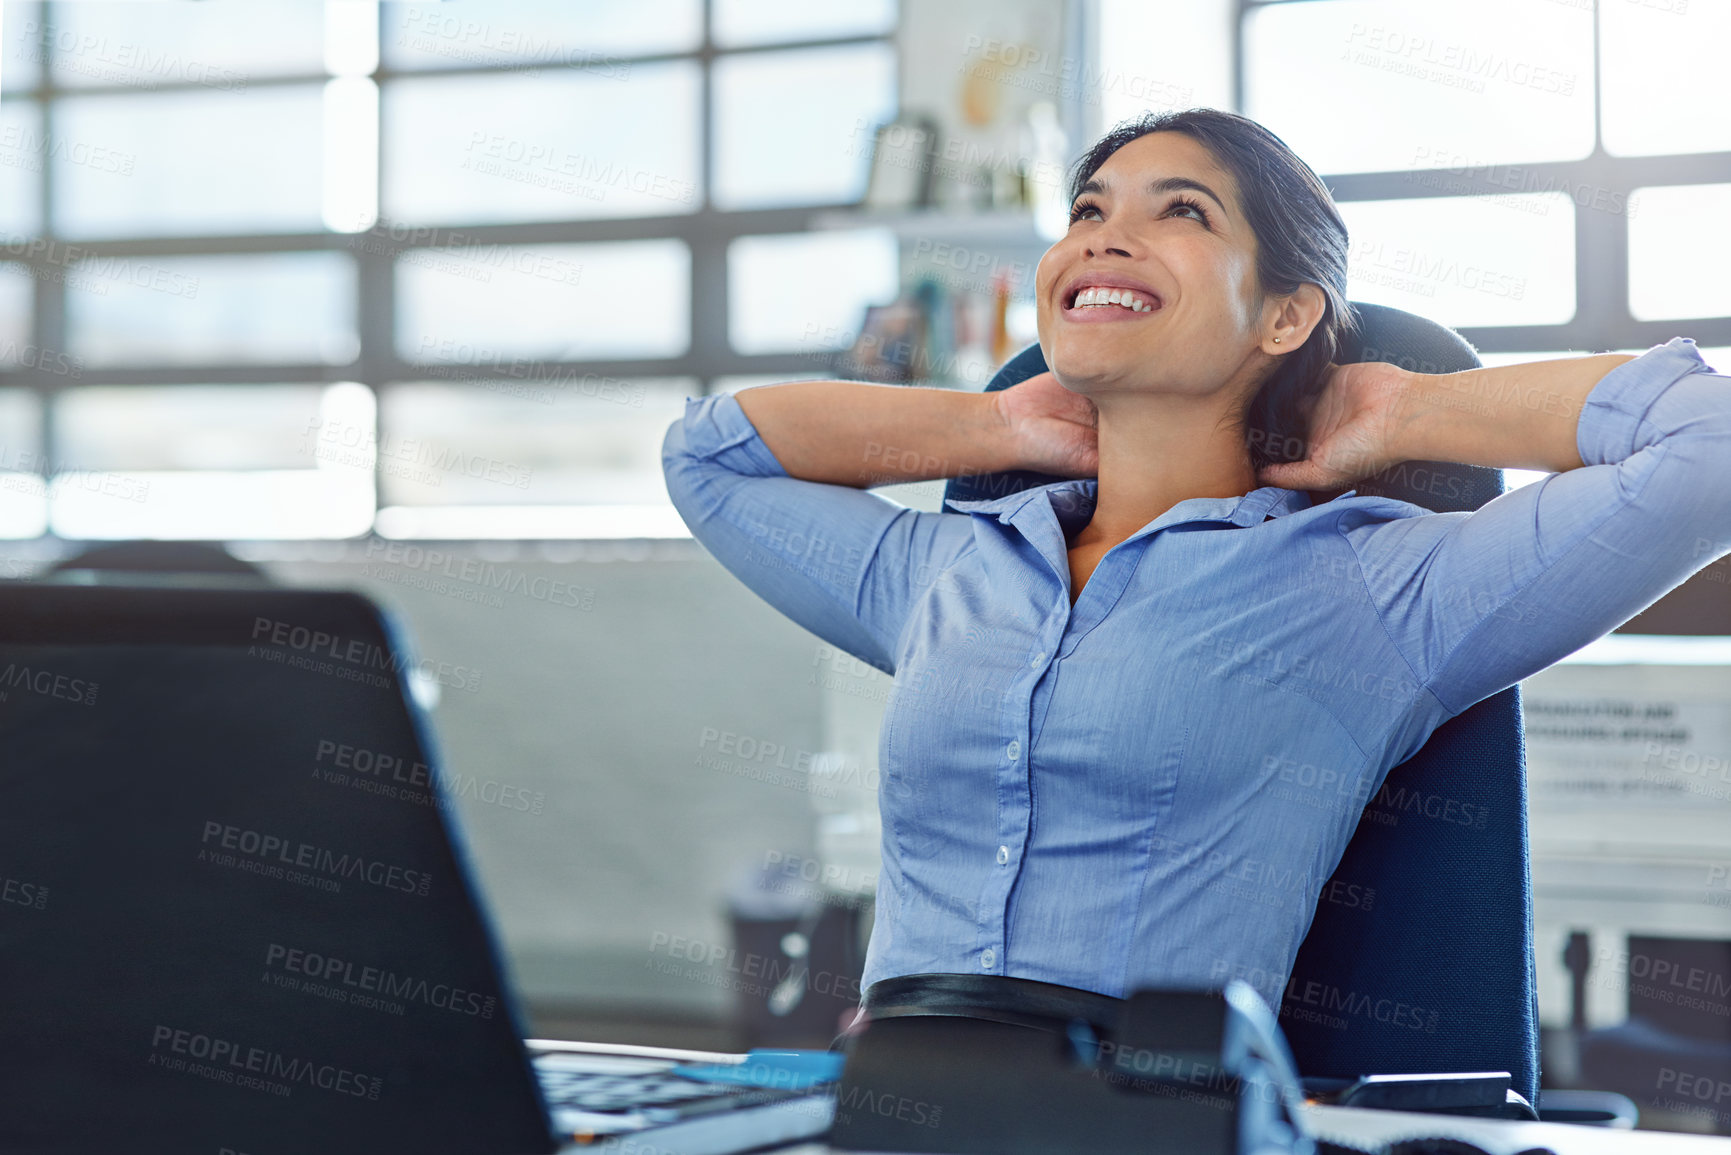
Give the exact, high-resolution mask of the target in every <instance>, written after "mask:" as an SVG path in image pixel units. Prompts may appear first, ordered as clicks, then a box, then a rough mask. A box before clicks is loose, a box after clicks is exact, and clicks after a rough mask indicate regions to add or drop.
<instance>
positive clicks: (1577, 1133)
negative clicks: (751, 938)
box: [775, 1107, 1731, 1155]
mask: <svg viewBox="0 0 1731 1155" xmlns="http://www.w3.org/2000/svg"><path fill="white" fill-rule="evenodd" d="M1304 1115H1305V1121H1306V1122H1307V1123H1308V1124H1309V1125H1310V1129H1311V1132H1312V1134H1314V1135H1316V1136H1318V1137H1319V1138H1323V1139H1329V1140H1333V1141H1335V1142H1339V1143H1351V1144H1356V1145H1361V1146H1362V1145H1369V1144H1376V1143H1386V1142H1390V1141H1392V1140H1396V1139H1412V1138H1420V1137H1425V1136H1435V1135H1447V1136H1449V1137H1451V1138H1456V1139H1465V1140H1467V1141H1468V1142H1470V1143H1476V1144H1478V1145H1479V1146H1480V1147H1483V1148H1484V1149H1485V1150H1486V1151H1488V1152H1490V1153H1491V1155H1516V1152H1520V1151H1525V1150H1527V1149H1528V1148H1530V1147H1550V1148H1552V1149H1553V1150H1555V1151H1556V1152H1557V1155H1731V1139H1726V1138H1716V1137H1713V1136H1707V1135H1677V1134H1672V1133H1669V1132H1664V1131H1614V1130H1611V1129H1610V1128H1608V1127H1576V1126H1570V1125H1568V1124H1563V1123H1510V1122H1503V1121H1500V1120H1495V1119H1463V1118H1460V1117H1459V1116H1454V1115H1420V1114H1414V1113H1412V1112H1407V1111H1364V1110H1359V1109H1357V1108H1352V1107H1306V1108H1305V1109H1304ZM775 1155H839V1152H838V1149H837V1148H834V1147H829V1146H826V1145H825V1144H822V1143H802V1144H799V1145H797V1146H793V1147H784V1148H778V1149H777V1150H776V1152H775ZM849 1155H853V1153H849Z"/></svg>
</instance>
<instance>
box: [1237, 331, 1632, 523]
mask: <svg viewBox="0 0 1731 1155" xmlns="http://www.w3.org/2000/svg"><path fill="white" fill-rule="evenodd" d="M1633 360H1635V358H1634V357H1632V356H1630V355H1628V354H1626V353H1601V354H1597V355H1595V356H1591V357H1569V358H1562V359H1558V360H1553V361H1529V362H1526V363H1524V364H1520V365H1501V366H1497V367H1495V368H1489V369H1467V370H1464V371H1462V372H1459V373H1415V372H1412V371H1410V370H1406V369H1402V368H1400V367H1399V366H1396V365H1389V364H1385V363H1382V362H1367V363H1363V364H1354V365H1342V366H1339V367H1337V368H1336V369H1335V370H1334V371H1333V373H1332V374H1331V376H1330V378H1329V381H1328V384H1327V385H1326V386H1325V387H1324V389H1323V392H1322V394H1321V396H1319V397H1318V399H1317V403H1316V407H1315V410H1314V412H1313V413H1312V416H1311V436H1310V445H1309V456H1308V457H1307V458H1306V459H1305V460H1303V461H1300V462H1293V463H1289V464H1282V465H1273V466H1270V467H1268V468H1267V469H1266V470H1264V471H1263V474H1262V477H1263V480H1264V482H1265V483H1266V484H1270V485H1279V486H1284V487H1285V488H1288V489H1309V490H1323V491H1326V490H1330V489H1339V488H1341V487H1343V485H1345V484H1346V483H1349V482H1351V481H1354V480H1357V479H1359V478H1363V477H1368V476H1370V475H1371V474H1373V473H1377V472H1380V471H1381V470H1383V469H1385V468H1387V467H1388V466H1390V465H1394V464H1397V463H1399V462H1402V461H1456V462H1460V463H1462V464H1464V465H1485V466H1489V467H1491V468H1492V469H1533V470H1541V471H1543V472H1545V473H1566V472H1568V471H1569V470H1571V469H1579V468H1581V466H1582V465H1583V464H1585V463H1584V462H1583V461H1582V460H1581V455H1580V453H1579V451H1578V449H1577V446H1576V436H1577V432H1578V430H1579V426H1580V419H1581V410H1582V408H1583V406H1585V404H1586V401H1587V395H1588V394H1590V393H1591V392H1592V391H1593V387H1594V386H1596V385H1597V384H1598V383H1599V382H1600V381H1602V380H1604V378H1605V375H1606V374H1608V373H1610V372H1611V370H1613V369H1615V368H1617V367H1618V366H1620V365H1625V364H1627V363H1628V362H1630V361H1633Z"/></svg>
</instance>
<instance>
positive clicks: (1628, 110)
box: [1098, 0, 1731, 360]
mask: <svg viewBox="0 0 1731 1155" xmlns="http://www.w3.org/2000/svg"><path fill="white" fill-rule="evenodd" d="M1098 2H1099V6H1100V23H1101V33H1100V34H1101V36H1102V37H1104V36H1105V35H1106V30H1107V29H1108V28H1109V27H1111V26H1113V24H1114V22H1116V23H1117V25H1121V26H1123V27H1130V26H1132V25H1133V24H1134V22H1135V21H1136V20H1137V19H1138V17H1137V16H1135V15H1134V13H1135V12H1136V11H1139V10H1140V9H1141V7H1143V6H1141V5H1136V4H1133V3H1131V2H1130V0H1098ZM1235 6H1236V9H1237V11H1238V14H1239V19H1238V20H1237V21H1236V22H1235V23H1236V29H1235V35H1236V40H1235V53H1234V61H1235V68H1236V78H1235V81H1236V82H1235V88H1236V90H1237V91H1238V92H1239V93H1240V94H1241V100H1242V109H1241V110H1242V111H1243V112H1244V113H1245V115H1247V116H1250V117H1251V118H1253V119H1255V120H1258V121H1260V122H1261V123H1263V124H1265V125H1267V126H1268V128H1269V129H1270V130H1272V131H1273V132H1275V133H1276V134H1277V135H1279V136H1280V137H1281V138H1282V139H1283V140H1285V141H1286V142H1287V143H1288V144H1289V145H1291V146H1292V148H1293V150H1294V151H1295V152H1297V153H1298V155H1299V156H1301V157H1303V158H1304V159H1305V160H1306V161H1307V162H1308V163H1309V164H1310V165H1311V167H1312V168H1314V169H1315V170H1316V172H1317V173H1318V175H1319V176H1321V178H1322V180H1323V182H1324V183H1325V184H1326V185H1327V186H1328V187H1329V189H1330V191H1331V192H1332V193H1333V194H1334V197H1335V200H1336V201H1337V203H1339V205H1340V207H1341V213H1342V216H1343V217H1344V218H1345V220H1346V222H1347V225H1348V228H1349V230H1350V232H1351V243H1352V262H1351V275H1350V281H1349V296H1351V297H1352V298H1353V299H1355V300H1364V301H1372V302H1376V303H1381V304H1387V305H1393V306H1395V307H1398V308H1403V309H1407V310H1409V311H1411V312H1415V313H1419V314H1421V315H1423V316H1427V317H1431V318H1433V319H1435V320H1437V321H1440V322H1443V323H1445V324H1448V325H1450V326H1453V327H1455V328H1456V329H1458V330H1459V331H1460V332H1461V335H1462V336H1464V337H1465V338H1466V339H1467V340H1468V341H1470V342H1471V343H1472V344H1473V345H1474V346H1475V347H1476V348H1478V349H1480V350H1481V351H1483V352H1484V353H1485V354H1486V355H1487V360H1488V359H1489V356H1490V355H1495V354H1509V355H1513V356H1517V357H1518V358H1519V359H1526V358H1530V357H1537V356H1542V355H1544V354H1545V352H1546V351H1548V350H1556V349H1577V350H1583V351H1590V350H1597V349H1635V350H1644V349H1647V348H1650V347H1651V346H1653V345H1657V344H1662V343H1663V342H1665V341H1667V340H1669V339H1670V338H1672V337H1674V336H1678V335H1686V336H1692V337H1694V338H1696V340H1697V341H1699V342H1700V343H1701V344H1702V345H1703V346H1704V347H1705V346H1725V345H1727V344H1731V297H1728V296H1727V293H1726V289H1725V284H1724V279H1723V278H1720V277H1715V276H1713V275H1712V272H1711V270H1713V269H1716V268H1721V267H1723V264H1724V262H1725V260H1726V259H1727V256H1728V255H1731V254H1728V253H1727V252H1726V251H1725V245H1724V237H1725V230H1724V227H1723V222H1724V220H1725V219H1726V212H1727V210H1728V208H1731V195H1728V193H1727V189H1728V188H1731V186H1727V185H1726V184H1725V183H1724V182H1725V179H1726V173H1727V172H1731V104H1728V103H1727V102H1726V100H1725V99H1724V92H1723V84H1722V83H1720V82H1719V81H1718V80H1717V77H1718V76H1719V75H1720V72H1721V70H1720V69H1719V68H1718V64H1719V62H1720V57H1722V56H1723V54H1724V46H1725V44H1726V43H1727V41H1728V40H1731V7H1727V6H1726V5H1722V4H1680V3H1679V4H1671V3H1646V4H1643V3H1625V2H1623V0H1616V2H1606V0H1599V2H1598V3H1596V4H1595V3H1592V2H1590V0H1450V2H1449V3H1446V4H1441V3H1433V2H1431V0H1290V2H1283V0H1235ZM1149 34H1150V35H1152V32H1150V33H1149ZM1102 51H1103V53H1107V52H1108V51H1109V50H1107V49H1102ZM1119 51H1120V53H1121V54H1122V51H1125V50H1119ZM1173 67H1174V69H1176V67H1177V66H1173ZM1173 75H1174V76H1176V75H1178V73H1177V72H1176V71H1174V72H1173Z"/></svg>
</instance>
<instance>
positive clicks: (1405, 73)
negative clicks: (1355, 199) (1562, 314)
mask: <svg viewBox="0 0 1731 1155" xmlns="http://www.w3.org/2000/svg"><path fill="white" fill-rule="evenodd" d="M1245 93H1246V95H1245V105H1246V108H1245V115H1247V116H1249V117H1251V118H1252V119H1254V120H1257V121H1260V122H1261V123H1263V124H1264V125H1266V126H1268V128H1269V129H1270V130H1271V131H1273V132H1274V133H1276V134H1277V135H1279V136H1280V137H1281V139H1283V140H1284V141H1286V143H1287V144H1288V145H1290V146H1291V147H1292V149H1293V151H1294V152H1296V153H1297V154H1298V155H1299V156H1301V157H1303V158H1304V160H1305V161H1306V162H1307V163H1308V164H1309V165H1310V166H1311V167H1312V168H1314V169H1315V170H1316V171H1317V172H1319V173H1347V172H1377V171H1394V170H1400V169H1409V168H1436V167H1448V166H1458V165H1486V164H1504V163H1516V162H1533V161H1552V160H1574V159H1576V158H1579V157H1583V156H1586V155H1587V154H1588V153H1589V152H1590V151H1591V150H1592V147H1593V23H1592V12H1591V10H1590V9H1583V8H1578V7H1575V6H1573V5H1569V4H1551V3H1533V2H1527V0H1520V2H1515V0H1451V3H1448V4H1436V3H1432V2H1431V0H1388V2H1382V0H1331V2H1330V3H1326V4H1271V5H1266V6H1264V7H1259V8H1257V9H1255V10H1253V11H1252V12H1251V13H1250V14H1249V16H1247V17H1246V20H1245Z"/></svg>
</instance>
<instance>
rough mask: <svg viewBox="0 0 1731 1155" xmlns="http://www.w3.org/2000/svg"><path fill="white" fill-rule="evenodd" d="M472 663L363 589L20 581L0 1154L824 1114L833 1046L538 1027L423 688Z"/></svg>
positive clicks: (812, 1119) (756, 1120) (745, 1125)
mask: <svg viewBox="0 0 1731 1155" xmlns="http://www.w3.org/2000/svg"><path fill="white" fill-rule="evenodd" d="M463 676H465V675H464V672H463V671H462V669H461V668H460V667H444V666H437V665H434V664H431V663H425V664H421V663H417V662H416V661H415V659H414V658H413V657H412V656H411V655H410V653H409V651H408V650H407V648H406V647H405V646H404V645H403V644H402V641H401V638H400V636H399V635H398V633H397V632H396V631H395V630H394V629H393V626H392V624H391V622H390V621H389V620H388V619H387V618H386V616H385V615H383V614H382V613H381V612H380V610H379V609H378V608H377V607H376V606H375V605H373V604H372V603H371V602H369V601H368V600H366V599H365V598H363V597H361V596H359V595H356V594H352V593H341V592H323V591H304V590H283V589H276V588H268V587H260V588H244V587H241V588H236V587H228V588H220V587H215V586H210V587H205V588H187V587H184V586H176V585H172V584H168V585H150V586H146V585H125V586H103V585H98V586H72V585H65V586H62V585H29V584H10V583H8V584H0V1101H3V1106H0V1150H4V1151H8V1152H33V1151H44V1152H45V1151H54V1152H84V1151H89V1152H97V1151H102V1152H108V1151H112V1150H114V1149H115V1147H116V1144H117V1142H118V1143H124V1144H125V1145H126V1146H127V1147H128V1148H129V1149H132V1150H137V1151H142V1152H151V1153H154V1152H164V1153H166V1152H174V1153H175V1155H185V1153H188V1152H208V1153H209V1155H222V1153H224V1152H231V1153H236V1155H243V1153H244V1155H278V1153H287V1152H319V1153H321V1155H347V1153H354V1155H361V1153H363V1152H364V1153H366V1155H376V1153H377V1152H379V1151H409V1150H412V1151H416V1152H423V1153H429V1155H433V1153H446V1152H448V1153H451V1155H456V1153H458V1152H463V1153H468V1155H474V1153H483V1152H498V1153H529V1152H553V1151H557V1150H560V1149H562V1148H563V1147H566V1146H568V1145H573V1144H575V1143H578V1142H581V1143H582V1144H583V1147H582V1149H584V1150H598V1149H606V1148H608V1147H614V1148H616V1149H619V1150H636V1151H649V1150H654V1151H656V1152H664V1153H667V1155H680V1153H685V1155H710V1153H719V1152H728V1151H740V1150H747V1149H753V1148H758V1147H763V1146H768V1145H771V1144H775V1143H779V1142H785V1141H793V1140H796V1139H799V1138H802V1137H808V1136H812V1135H817V1134H821V1133H822V1132H824V1131H825V1130H826V1129H827V1127H828V1126H829V1123H830V1118H831V1115H832V1113H833V1105H834V1101H833V1094H832V1091H833V1079H834V1075H835V1070H834V1068H835V1067H839V1056H834V1057H833V1059H834V1060H835V1062H834V1063H833V1064H832V1063H828V1062H826V1060H829V1059H831V1058H832V1057H831V1056H827V1055H824V1054H823V1053H814V1052H792V1053H787V1054H771V1053H757V1052H754V1053H753V1056H751V1057H750V1058H747V1057H743V1056H737V1055H734V1056H719V1055H713V1056H703V1055H679V1054H677V1053H672V1052H669V1053H666V1054H662V1055H645V1054H643V1053H636V1054H617V1053H614V1054H608V1053H602V1052H607V1051H609V1050H611V1051H615V1052H617V1051H625V1050H628V1049H627V1048H604V1047H593V1048H584V1047H582V1046H569V1047H561V1046H559V1045H557V1044H545V1045H542V1046H540V1047H537V1048H535V1049H531V1047H529V1046H527V1045H526V1044H525V1041H524V1033H523V1030H522V1028H521V1018H520V1014H519V1009H518V1007H517V1004H516V1001H515V999H514V998H513V997H512V992H511V990H510V989H509V987H508V985H507V983H506V981H505V979H504V977H503V973H504V972H503V968H502V966H501V957H500V953H499V948H498V945H497V940H496V938H495V936H494V934H493V932H492V929H491V927H490V926H489V923H488V919H487V916H486V913H485V909H484V905H483V903H482V901H481V898H480V896H479V894H478V892H477V889H476V887H475V884H474V880H473V877H472V874H471V872H470V869H469V866H468V861H467V855H466V853H465V852H464V848H463V844H462V841H461V837H460V831H459V828H458V825H457V822H456V821H455V815H454V813H453V810H452V808H451V805H450V803H449V801H448V800H447V799H446V798H445V797H444V795H443V794H442V791H441V775H440V773H439V769H438V768H439V767H440V762H439V759H438V757H437V754H436V752H435V750H434V749H433V744H432V735H431V732H430V729H429V727H428V725H427V722H426V720H425V718H424V717H423V716H422V714H421V713H420V711H419V710H418V709H417V708H416V706H415V703H414V699H413V695H412V694H410V693H409V692H408V690H409V685H410V681H411V679H412V678H413V677H432V678H435V679H438V680H448V679H452V678H461V677H463ZM692 1059H705V1060H707V1061H702V1062H692V1061H688V1060H692ZM682 1060H686V1061H682Z"/></svg>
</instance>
